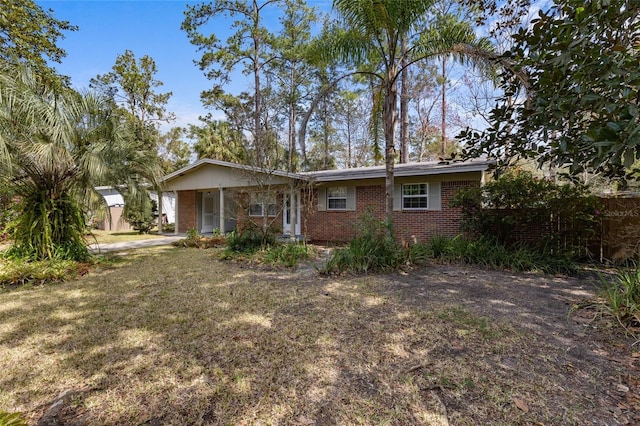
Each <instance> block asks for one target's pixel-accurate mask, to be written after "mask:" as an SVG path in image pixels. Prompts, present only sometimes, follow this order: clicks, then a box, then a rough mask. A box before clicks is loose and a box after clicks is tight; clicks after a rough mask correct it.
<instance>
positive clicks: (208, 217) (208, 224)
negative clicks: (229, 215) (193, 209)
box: [200, 192, 216, 234]
mask: <svg viewBox="0 0 640 426" xmlns="http://www.w3.org/2000/svg"><path fill="white" fill-rule="evenodd" d="M215 201H216V200H215V196H214V194H213V193H211V192H204V193H203V194H202V228H201V229H200V233H201V234H207V233H211V232H213V228H215V225H216V212H215V205H216V202H215Z"/></svg>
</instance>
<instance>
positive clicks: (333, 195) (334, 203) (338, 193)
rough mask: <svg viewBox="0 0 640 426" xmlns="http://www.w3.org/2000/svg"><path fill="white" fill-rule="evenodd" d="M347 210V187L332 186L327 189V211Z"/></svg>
mask: <svg viewBox="0 0 640 426" xmlns="http://www.w3.org/2000/svg"><path fill="white" fill-rule="evenodd" d="M346 209H347V187H346V186H334V187H332V188H327V210H346Z"/></svg>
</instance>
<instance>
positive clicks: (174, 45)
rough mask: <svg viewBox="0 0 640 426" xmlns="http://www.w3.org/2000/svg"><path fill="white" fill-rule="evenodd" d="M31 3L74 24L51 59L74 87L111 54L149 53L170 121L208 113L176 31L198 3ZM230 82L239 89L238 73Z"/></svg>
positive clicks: (200, 82)
mask: <svg viewBox="0 0 640 426" xmlns="http://www.w3.org/2000/svg"><path fill="white" fill-rule="evenodd" d="M36 3H37V4H39V5H40V6H41V7H42V8H44V9H52V10H53V11H54V16H55V17H56V18H57V19H60V20H67V21H69V22H70V23H71V24H73V25H77V26H79V27H80V28H79V30H78V31H75V32H67V33H66V37H65V39H63V40H61V41H60V42H59V43H58V45H59V46H60V47H62V48H63V49H64V50H66V52H67V56H66V57H65V58H64V59H63V61H62V64H55V67H56V69H57V70H58V71H59V72H60V73H61V74H64V75H68V76H69V77H71V83H72V85H73V86H74V87H75V88H76V89H83V88H88V87H89V80H90V79H91V78H92V77H95V76H96V75H98V74H105V73H107V72H109V71H110V70H111V67H112V66H113V64H114V63H115V59H116V56H117V55H119V54H122V53H124V51H125V50H127V49H129V50H131V51H133V52H134V54H135V55H136V58H140V57H142V56H144V55H149V56H151V57H152V58H153V59H154V60H155V61H156V65H157V68H158V73H157V75H156V78H157V79H158V80H160V81H162V82H163V83H164V86H163V87H161V88H160V91H162V92H163V93H164V92H167V91H171V92H173V96H172V97H171V99H170V101H169V104H168V106H167V110H168V111H171V112H173V113H175V114H176V116H177V117H178V119H177V121H176V122H175V123H173V124H172V125H173V126H176V125H177V126H183V125H186V124H188V123H193V124H196V123H197V120H198V116H200V115H204V114H206V113H207V112H208V111H207V110H205V109H204V108H203V107H202V104H201V103H200V92H201V91H202V90H204V89H207V88H209V87H211V82H210V81H208V80H207V79H206V78H205V77H204V75H203V73H202V72H201V71H200V70H199V69H198V67H197V66H196V65H194V63H193V61H194V60H195V59H197V58H199V56H200V55H199V53H198V52H197V51H196V47H195V46H193V45H192V44H190V43H189V39H188V38H187V35H186V33H185V32H184V31H182V30H180V25H181V24H182V21H183V19H184V11H185V10H186V4H197V3H200V2H187V1H184V0H181V1H174V0H164V1H160V0H147V1H143V0H121V1H96V0H93V1H92V0H36ZM309 4H311V5H314V6H319V7H321V8H323V9H325V10H329V9H330V4H331V2H330V0H312V1H309ZM216 24H218V23H216ZM219 25H220V26H221V27H222V28H220V29H221V30H222V31H225V30H227V28H228V27H229V22H228V21H221V22H220V23H219ZM216 33H217V31H216ZM234 84H235V85H236V86H237V87H238V88H242V85H243V84H244V81H243V79H242V75H241V74H238V77H237V81H234ZM231 90H233V89H231Z"/></svg>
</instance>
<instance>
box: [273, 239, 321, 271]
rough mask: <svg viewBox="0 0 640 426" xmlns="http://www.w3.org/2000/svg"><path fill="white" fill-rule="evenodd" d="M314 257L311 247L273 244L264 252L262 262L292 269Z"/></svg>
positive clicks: (301, 244)
mask: <svg viewBox="0 0 640 426" xmlns="http://www.w3.org/2000/svg"><path fill="white" fill-rule="evenodd" d="M314 255H315V250H314V249H313V247H310V246H308V245H307V244H303V243H297V242H296V243H284V244H275V245H272V246H269V247H267V248H266V249H265V250H264V260H265V262H267V263H271V264H279V265H284V266H287V267H289V268H293V267H294V266H296V265H297V264H298V263H300V262H301V261H304V260H307V259H310V258H311V257H312V256H314Z"/></svg>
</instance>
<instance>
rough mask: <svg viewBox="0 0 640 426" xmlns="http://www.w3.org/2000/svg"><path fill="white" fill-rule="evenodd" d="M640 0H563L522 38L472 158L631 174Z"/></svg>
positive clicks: (635, 149) (637, 125) (470, 138)
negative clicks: (533, 160) (518, 75)
mask: <svg viewBox="0 0 640 426" xmlns="http://www.w3.org/2000/svg"><path fill="white" fill-rule="evenodd" d="M639 16H640V4H638V2H637V1H634V0H594V1H588V2H584V1H581V0H556V1H555V3H554V4H553V5H552V7H551V8H549V9H548V10H546V11H540V13H539V15H538V17H537V18H536V19H534V20H533V21H532V25H531V26H529V27H528V28H523V29H521V30H520V31H519V32H517V33H516V34H515V35H514V46H513V48H512V49H511V50H510V51H509V52H507V53H506V57H507V58H508V59H509V60H512V61H514V62H515V63H516V64H518V69H519V70H520V71H522V72H523V74H524V75H526V76H527V78H525V79H516V78H514V75H515V74H514V73H504V74H503V82H502V88H503V89H504V90H505V95H504V97H503V98H502V99H501V102H500V104H499V105H498V106H497V107H496V108H495V109H494V110H493V111H492V113H491V121H492V123H493V124H492V125H491V126H490V127H489V128H488V129H486V130H485V131H484V132H463V134H462V137H463V139H464V140H465V141H466V142H468V143H471V144H472V149H469V150H468V151H467V155H468V156H477V155H480V154H490V155H496V156H502V157H503V158H505V159H506V160H507V162H508V161H509V160H510V159H512V158H517V157H529V158H536V159H537V160H538V162H539V164H540V165H542V164H545V163H551V164H554V165H556V166H563V167H567V168H568V170H569V171H570V173H571V174H573V175H577V174H580V173H582V172H584V171H594V172H604V173H605V174H607V175H609V176H613V177H623V176H624V175H625V174H626V173H627V171H628V169H629V167H630V166H632V164H633V163H634V162H635V161H636V160H637V159H638V158H640V116H639V109H640V108H639V107H640V93H639V91H638V88H639V87H640V67H639V66H638V64H639V63H640V18H639Z"/></svg>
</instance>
